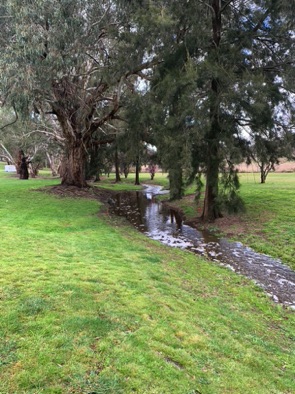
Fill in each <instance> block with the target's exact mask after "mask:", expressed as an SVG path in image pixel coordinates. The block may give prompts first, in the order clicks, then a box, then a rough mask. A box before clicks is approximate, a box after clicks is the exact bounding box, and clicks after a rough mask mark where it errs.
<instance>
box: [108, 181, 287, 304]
mask: <svg viewBox="0 0 295 394" xmlns="http://www.w3.org/2000/svg"><path fill="white" fill-rule="evenodd" d="M164 193H167V192H165V191H162V190H161V187H160V186H146V188H145V190H144V191H142V192H121V193H118V194H117V195H116V200H114V201H113V202H112V210H113V211H114V213H115V214H117V215H120V216H125V217H126V218H127V219H128V220H129V221H130V222H131V223H132V224H133V225H134V226H135V227H136V228H137V229H138V230H139V231H141V232H143V233H145V234H146V235H147V236H148V237H150V238H152V239H154V240H158V241H160V242H161V243H163V244H166V245H169V246H171V247H177V248H182V249H188V250H190V251H192V252H194V253H196V254H199V255H202V256H204V257H206V258H209V259H210V260H212V261H214V262H216V263H218V264H220V265H223V266H225V267H227V268H229V269H231V270H233V271H234V272H236V273H238V274H242V275H245V276H247V277H248V278H250V279H252V280H254V281H255V283H256V284H257V285H259V286H260V287H262V288H263V289H264V290H265V292H266V293H267V294H268V295H269V296H270V297H271V298H272V299H273V300H274V301H275V302H277V303H281V304H284V305H286V306H289V307H291V308H292V309H294V310H295V272H294V271H292V270H291V269H290V268H288V267H287V266H285V265H284V264H282V263H281V261H279V260H275V259H273V258H271V257H270V256H267V255H264V254H259V253H256V252H254V251H253V250H252V249H251V248H249V247H245V246H244V245H242V244H241V243H239V242H229V241H227V240H226V239H224V238H218V237H217V236H215V235H213V234H212V233H210V232H209V231H199V230H196V229H195V228H192V227H190V226H188V225H185V224H184V223H183V218H182V217H181V216H180V214H179V213H178V212H177V211H175V210H172V209H170V208H167V207H165V205H164V204H161V203H160V202H158V201H156V198H155V196H156V195H159V194H164Z"/></svg>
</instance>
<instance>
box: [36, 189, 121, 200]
mask: <svg viewBox="0 0 295 394" xmlns="http://www.w3.org/2000/svg"><path fill="white" fill-rule="evenodd" d="M37 191H42V192H45V193H49V194H54V195H56V196H59V197H71V198H87V199H91V200H99V201H101V202H102V203H104V204H107V202H108V199H109V198H110V197H112V196H114V195H115V194H116V193H117V192H116V191H113V190H107V189H102V188H101V189H100V188H98V187H93V186H89V187H85V188H82V189H81V188H79V187H76V186H63V185H57V186H46V187H43V188H41V189H38V190H37Z"/></svg>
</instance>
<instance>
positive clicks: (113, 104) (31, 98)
mask: <svg viewBox="0 0 295 394" xmlns="http://www.w3.org/2000/svg"><path fill="white" fill-rule="evenodd" d="M1 7H2V11H3V14H4V16H5V18H2V19H3V20H4V21H5V39H3V40H1V50H2V54H1V61H0V62H1V63H0V70H1V75H0V83H1V94H2V97H4V98H5V103H6V104H9V103H13V104H14V105H15V107H16V108H17V110H18V111H19V112H21V113H22V114H27V116H32V113H35V114H36V115H37V116H39V117H40V118H41V119H45V118H46V117H53V119H54V121H56V122H58V124H59V129H60V133H61V134H60V138H61V139H62V140H63V142H64V156H65V159H66V161H65V163H64V166H63V167H64V171H63V176H62V183H63V184H65V185H76V186H79V187H83V186H85V185H86V182H85V163H86V161H87V156H88V149H90V147H91V146H92V142H93V140H95V139H99V138H100V137H99V136H100V135H101V134H103V135H106V134H109V133H116V128H115V126H114V124H113V122H114V121H116V120H118V119H119V118H120V114H119V112H120V107H121V104H120V103H121V97H122V96H123V95H124V92H125V90H126V86H128V87H132V85H133V83H134V82H135V79H136V78H135V76H136V75H138V74H139V73H140V72H141V71H142V70H143V69H144V68H146V67H147V63H148V64H149V62H147V60H146V59H145V58H144V50H142V49H141V45H140V43H137V44H138V45H137V47H134V43H135V42H136V38H135V36H136V35H137V32H136V31H135V30H133V29H132V28H131V27H130V17H131V15H127V14H126V13H124V12H123V11H124V10H119V8H118V7H117V5H116V1H112V0H103V1H99V2H98V1H96V0H87V1H86V0H84V1H83V0H80V1H74V0H68V1H57V0H46V1H45V0H40V1H37V2H21V1H19V0H4V1H3V4H2V6H1ZM3 34H4V33H3Z"/></svg>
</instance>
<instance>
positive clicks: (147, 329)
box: [0, 171, 295, 394]
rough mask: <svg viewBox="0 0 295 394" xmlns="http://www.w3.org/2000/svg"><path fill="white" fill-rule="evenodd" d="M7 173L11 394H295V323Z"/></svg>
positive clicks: (253, 291)
mask: <svg viewBox="0 0 295 394" xmlns="http://www.w3.org/2000/svg"><path fill="white" fill-rule="evenodd" d="M57 182H58V181H56V180H54V181H52V180H50V179H43V180H41V179H36V180H28V181H20V180H18V179H16V178H11V177H10V176H9V175H7V174H3V173H2V172H1V171H0V223H1V232H2V239H1V243H0V308H1V309H0V314H1V316H0V338H1V343H0V356H1V357H0V393H1V394H24V393H26V394H33V393H34V394H39V393H46V394H53V393H54V394H65V393H67V394H70V393H74V394H78V393H79V394H88V393H110V394H111V393H116V394H117V393H127V394H128V393H149V394H150V393H155V394H158V393H159V394H162V393H163V394H165V393H169V394H170V393H175V394H178V393H179V394H193V393H195V394H196V393H202V394H206V393H212V394H215V393H216V394H218V393H220V394H224V393H249V394H250V393H251V394H253V393H259V394H260V393H262V394H264V393H265V394H269V393H284V394H287V393H293V392H294V368H293V367H294V364H295V356H294V320H295V319H294V313H292V311H290V310H285V309H283V308H281V307H280V306H277V305H274V304H273V303H272V302H271V301H270V300H269V299H268V298H267V297H266V296H265V295H264V294H263V292H262V291H261V290H259V289H258V288H257V287H256V286H255V285H254V284H252V283H250V282H249V281H248V280H246V279H245V278H243V277H241V276H238V275H236V274H234V273H232V272H231V271H228V270H226V269H224V268H221V267H218V266H215V265H214V264H212V263H210V262H207V261H205V260H202V259H200V258H198V257H196V256H195V255H192V254H190V253H186V252H183V251H179V250H175V249H169V248H168V247H165V246H162V245H160V244H158V243H157V242H154V241H152V240H149V239H147V238H145V237H144V236H143V235H141V234H139V233H137V232H135V230H133V229H132V228H130V227H128V226H125V225H124V224H123V223H122V222H121V221H120V219H119V218H118V219H109V218H108V216H106V215H105V214H103V213H100V204H99V203H98V202H97V201H92V200H84V199H71V198H57V197H54V196H52V195H48V194H45V193H42V192H37V191H34V189H35V188H39V187H41V186H45V185H49V184H56V183H57Z"/></svg>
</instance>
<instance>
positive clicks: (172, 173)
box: [169, 161, 183, 200]
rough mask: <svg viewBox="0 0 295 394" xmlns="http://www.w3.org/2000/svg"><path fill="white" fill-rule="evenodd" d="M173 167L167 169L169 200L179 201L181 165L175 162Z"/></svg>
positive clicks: (181, 195) (181, 187)
mask: <svg viewBox="0 0 295 394" xmlns="http://www.w3.org/2000/svg"><path fill="white" fill-rule="evenodd" d="M175 164H176V165H175V167H174V168H170V169H169V189H170V200H179V199H180V198H182V197H183V179H182V168H181V165H180V164H179V163H178V162H177V161H176V162H175Z"/></svg>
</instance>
